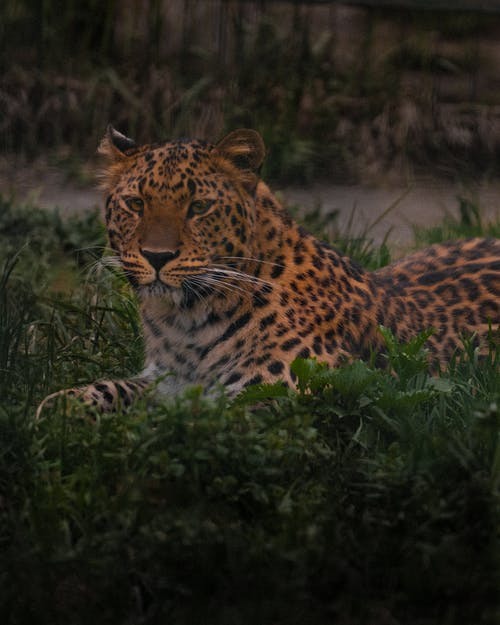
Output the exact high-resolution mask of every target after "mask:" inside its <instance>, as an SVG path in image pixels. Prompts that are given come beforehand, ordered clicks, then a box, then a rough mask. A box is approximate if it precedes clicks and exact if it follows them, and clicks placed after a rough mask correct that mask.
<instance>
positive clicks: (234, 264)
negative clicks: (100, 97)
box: [39, 126, 500, 412]
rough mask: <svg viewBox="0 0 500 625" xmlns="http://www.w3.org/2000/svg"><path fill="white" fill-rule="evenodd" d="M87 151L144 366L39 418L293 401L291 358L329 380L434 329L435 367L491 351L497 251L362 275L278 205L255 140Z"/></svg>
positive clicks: (490, 242) (442, 253)
mask: <svg viewBox="0 0 500 625" xmlns="http://www.w3.org/2000/svg"><path fill="white" fill-rule="evenodd" d="M99 152H100V154H101V156H102V157H103V158H104V163H105V164H104V166H103V169H102V173H101V178H102V187H103V189H104V193H105V197H106V200H105V211H104V220H105V224H106V230H107V237H108V242H109V248H110V250H111V252H112V254H113V255H114V256H115V257H116V259H117V262H119V264H120V265H121V268H122V270H123V272H124V274H125V276H126V278H127V279H128V281H129V283H130V285H131V287H132V289H133V290H134V291H135V293H136V294H137V297H138V301H139V306H140V316H141V321H142V329H143V338H144V345H145V361H144V362H145V365H144V369H143V371H142V372H141V373H140V374H138V375H137V376H136V377H134V378H131V379H122V380H101V381H98V382H94V383H91V384H89V385H87V386H83V387H76V388H71V389H66V390H63V391H58V392H56V393H54V394H52V395H49V397H48V398H46V399H45V400H44V402H42V404H41V406H40V408H39V411H40V410H41V409H42V408H43V407H44V406H47V404H48V403H49V404H50V403H51V402H53V401H54V400H55V399H56V398H57V397H59V396H61V395H63V396H70V397H76V398H78V400H79V401H81V402H83V403H84V404H86V405H88V406H92V407H94V408H95V409H96V410H98V411H103V412H107V411H113V410H117V408H119V407H121V408H126V407H127V406H129V405H130V404H131V403H132V402H133V401H135V400H136V399H137V398H138V397H140V396H142V395H144V394H145V393H146V392H151V393H153V395H154V394H157V395H159V396H160V397H172V396H176V395H179V394H180V393H182V392H184V391H185V390H186V389H187V388H189V387H192V386H201V387H202V388H203V389H204V390H205V393H207V395H210V394H211V393H214V392H216V390H217V389H220V388H225V392H226V393H227V394H228V396H229V397H235V396H237V395H238V394H239V393H240V392H241V391H242V390H243V389H245V388H247V387H248V386H250V385H255V384H266V383H275V382H280V383H282V384H284V385H286V386H289V387H291V388H294V387H296V383H297V380H296V376H295V374H294V371H293V367H292V363H293V361H294V360H295V359H297V358H303V359H307V358H315V359H316V360H318V361H320V362H324V363H326V364H327V365H328V366H330V367H340V366H342V365H343V364H344V363H346V362H352V361H353V360H356V359H361V360H363V359H369V358H371V357H372V356H373V354H376V353H383V351H384V338H383V335H382V333H381V326H384V327H385V328H388V329H389V330H390V331H391V332H392V333H393V335H394V337H395V338H396V339H397V340H398V341H402V342H406V341H410V340H411V339H412V338H413V337H415V336H416V335H417V334H419V333H421V332H423V331H426V330H428V329H432V332H431V333H430V335H429V336H428V338H427V341H426V348H427V351H428V357H429V359H430V360H431V361H432V362H433V363H434V364H435V365H436V366H437V367H438V368H441V367H444V366H446V363H448V362H449V361H450V359H451V358H452V356H453V354H455V353H456V352H457V350H459V349H460V348H461V346H462V342H463V339H464V336H471V337H474V340H475V341H476V342H477V345H478V349H480V350H481V349H482V350H484V349H486V348H485V347H484V346H485V344H486V343H487V342H488V337H489V342H490V344H491V333H492V328H498V325H499V323H500V240H499V239H494V238H470V239H466V240H460V241H452V242H446V243H442V244H434V245H432V246H430V247H428V248H427V249H424V250H420V251H417V252H414V253H412V254H410V255H409V256H406V257H403V258H402V259H400V260H396V261H395V262H393V263H392V264H390V265H387V266H385V267H383V268H381V269H378V270H375V271H368V270H367V269H364V268H363V267H361V266H360V265H359V264H358V263H357V262H355V261H354V260H353V259H351V258H350V257H349V256H347V255H345V254H343V253H342V252H341V251H339V250H338V249H337V248H335V247H333V246H331V245H329V244H327V243H325V242H323V241H321V240H319V239H318V238H316V237H315V236H313V235H312V234H311V233H309V232H307V231H306V230H305V229H303V227H301V226H300V225H299V224H298V223H297V221H296V220H294V219H293V218H292V216H291V214H290V213H289V211H288V210H287V209H286V208H285V207H284V206H283V205H282V203H280V202H279V201H278V199H277V197H276V196H275V195H274V194H273V193H272V192H271V190H270V188H269V187H268V186H267V184H266V183H265V182H264V181H263V180H262V179H261V177H260V170H261V166H262V164H263V162H264V158H265V153H266V148H265V145H264V141H263V139H262V137H261V136H260V134H259V133H258V132H257V131H255V130H251V129H239V130H234V131H232V132H230V133H229V134H228V135H227V136H225V137H224V138H223V139H222V140H220V141H219V142H218V143H209V142H206V141H203V140H191V139H178V140H170V141H164V142H159V143H149V144H144V145H138V144H136V142H135V141H134V140H132V139H130V138H129V137H127V136H126V135H124V134H122V133H120V132H119V131H117V130H116V129H114V128H113V127H112V126H109V127H108V128H107V130H106V133H105V136H104V138H103V139H102V141H101V144H100V147H99ZM497 343H498V341H497ZM151 389H154V391H152V390H151Z"/></svg>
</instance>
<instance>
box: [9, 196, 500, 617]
mask: <svg viewBox="0 0 500 625" xmlns="http://www.w3.org/2000/svg"><path fill="white" fill-rule="evenodd" d="M10 210H12V215H11V217H9V219H11V218H12V217H13V216H14V215H18V217H19V214H18V213H17V211H16V209H15V208H13V207H10ZM26 215H27V214H25V217H23V218H21V217H19V219H20V220H21V225H22V226H23V227H25V228H26V233H27V234H28V238H30V237H31V236H32V235H33V234H34V233H36V235H37V237H38V238H39V242H38V243H37V245H38V246H39V248H38V249H39V250H41V252H38V254H39V256H38V257H39V261H40V262H39V265H40V273H38V272H37V276H36V279H34V277H33V273H32V272H30V271H28V269H27V267H29V265H27V264H26V262H27V259H29V258H30V254H32V253H33V251H32V248H31V247H30V246H29V244H28V245H27V246H26V247H24V248H23V249H22V250H21V251H20V252H19V253H18V254H17V256H15V257H14V259H12V260H8V261H5V260H4V265H3V267H4V270H3V277H2V281H1V283H0V284H1V289H0V316H1V318H0V338H1V343H0V345H1V351H0V363H1V364H0V376H1V377H0V397H1V398H2V400H1V404H0V441H1V446H0V584H1V587H2V593H1V595H0V618H1V619H2V622H4V623H7V624H9V625H10V624H17V623H25V622H26V623H28V622H29V623H40V624H43V623H63V622H64V623H68V622H70V623H91V622H99V623H103V624H105V623H165V622H173V623H207V624H212V623H213V624H214V625H215V624H217V625H225V624H227V625H229V624H231V625H233V624H247V623H254V622H257V623H283V624H284V623H286V624H287V625H288V624H292V625H293V624H297V625H298V624H299V623H300V624H301V625H302V624H304V623H305V624H312V623H325V622H339V623H351V622H361V623H373V624H378V623H405V625H406V624H413V623H414V624H415V625H416V624H417V623H418V624H419V625H420V624H422V623H424V624H427V623H429V624H431V623H447V624H451V623H463V622H471V623H472V622H474V623H478V624H479V623H484V624H487V623H493V622H495V618H496V616H497V615H498V599H497V593H498V584H499V582H500V575H499V564H500V563H499V561H498V555H499V550H498V546H499V545H498V527H499V522H500V516H499V511H500V461H499V459H500V436H499V432H500V408H499V407H500V384H499V366H498V365H499V363H498V359H497V358H498V357H497V356H495V355H494V353H493V351H492V353H491V354H490V357H489V358H488V359H486V361H485V362H483V363H478V362H477V361H476V354H475V352H474V348H473V346H472V345H466V346H465V349H464V354H463V355H462V356H460V357H457V358H456V359H455V361H454V362H453V363H451V365H450V368H449V370H448V371H447V372H446V373H444V374H443V375H442V376H441V377H433V376H430V374H429V372H428V369H427V364H426V359H425V353H424V351H423V343H424V340H425V336H421V337H419V338H417V339H415V340H414V341H412V342H411V343H410V344H408V345H400V344H398V343H397V342H396V341H395V340H394V338H393V337H392V336H391V335H390V333H388V332H387V331H386V330H384V329H381V331H382V332H383V333H384V337H385V341H386V346H387V356H386V360H387V368H386V370H377V369H374V368H372V366H371V365H370V363H363V362H353V363H352V364H349V365H346V366H345V367H343V368H340V369H336V370H330V369H328V368H327V367H326V366H324V365H322V364H320V363H317V362H316V361H314V360H298V361H296V362H295V364H294V370H295V373H296V375H297V377H298V389H297V391H292V390H289V389H286V388H285V387H283V386H281V385H279V384H277V385H260V386H257V387H252V388H250V389H248V390H247V391H245V392H244V393H242V394H241V395H240V396H239V397H238V398H237V399H236V400H234V401H229V400H228V399H227V398H226V397H225V395H224V393H223V391H222V390H221V393H220V395H219V397H218V398H216V399H213V400H211V401H208V400H206V399H204V398H203V395H202V391H201V389H198V388H193V389H191V390H190V391H189V392H187V393H186V394H185V395H184V396H183V397H178V398H175V399H171V400H170V401H163V402H162V401H157V402H156V403H152V402H151V401H148V398H145V399H144V400H141V401H139V402H137V403H136V404H135V405H134V406H133V407H132V408H131V409H130V410H129V411H128V412H124V413H119V414H113V415H93V418H91V419H89V416H92V415H89V413H88V412H85V411H83V410H82V408H81V407H80V406H78V405H73V404H71V403H68V405H67V406H65V407H64V406H61V407H60V408H59V409H58V410H54V411H53V412H52V414H48V415H45V416H44V418H42V419H40V420H39V421H35V420H34V418H33V413H34V408H35V406H36V404H37V402H38V401H39V400H40V399H41V398H42V397H43V395H44V394H45V393H46V392H47V391H48V390H49V389H50V390H52V389H55V388H60V387H64V386H70V385H72V384H74V383H81V382H84V381H89V380H92V379H95V378H97V377H108V376H118V375H120V376H121V375H128V374H130V373H133V372H134V371H137V370H138V369H140V359H141V344H140V338H137V339H136V340H132V341H131V337H138V336H139V329H138V326H137V316H136V312H135V303H134V301H133V299H132V298H131V295H130V294H129V292H128V290H127V287H126V285H125V284H124V283H123V282H122V281H121V279H120V278H119V277H118V276H115V275H114V274H113V273H109V272H108V273H106V274H105V276H104V278H102V277H101V278H97V279H94V280H93V281H92V282H83V283H81V284H80V286H79V287H78V289H75V290H74V292H72V290H71V289H70V290H66V291H62V292H61V291H59V292H58V293H57V294H53V292H52V291H51V288H52V287H51V284H52V283H51V279H50V275H49V274H50V270H51V268H52V265H53V264H54V263H56V262H59V261H60V259H61V257H60V256H59V253H61V254H62V256H63V257H64V258H65V259H66V261H67V262H70V261H71V262H73V261H74V253H75V251H74V248H71V246H70V247H69V248H68V249H67V250H66V251H61V250H62V247H63V245H62V243H63V241H65V240H67V235H69V233H66V234H62V235H61V236H60V237H59V236H58V238H56V239H55V240H54V245H49V244H48V241H49V238H48V237H49V231H51V232H52V231H53V228H52V222H51V221H50V220H51V219H53V218H54V217H53V216H52V217H51V216H45V217H43V219H48V224H47V225H46V226H45V225H43V223H42V224H41V225H40V223H39V222H38V221H37V220H38V219H42V217H41V216H37V217H36V219H35V218H34V217H33V219H34V220H35V221H36V224H37V225H36V228H34V231H32V229H31V228H30V227H29V224H28V223H27V221H26V220H27V219H28V217H27V216H26ZM43 219H42V221H43ZM80 226H81V224H80V223H76V222H74V224H73V225H72V226H69V225H65V226H64V228H69V229H72V228H75V229H76V230H79V231H80V233H81V232H82V229H81V227H80ZM45 227H47V232H46V234H47V238H46V237H45V236H44V228H45ZM91 231H92V233H93V234H92V236H90V237H89V239H88V240H89V242H91V244H92V245H93V244H94V241H95V239H94V231H93V229H91ZM99 232H100V230H99ZM2 243H3V242H2ZM46 243H47V246H46V247H45V244H46ZM101 243H102V241H101ZM78 245H81V242H80V243H79V244H78ZM0 249H6V247H5V246H2V247H1V248H0ZM56 259H57V260H56ZM16 261H17V264H16ZM66 261H65V262H66ZM73 271H75V278H74V279H75V281H80V282H81V277H80V276H79V274H78V272H77V271H76V269H74V270H73ZM44 272H46V273H44ZM43 275H45V283H44V282H43V281H41V279H40V276H43Z"/></svg>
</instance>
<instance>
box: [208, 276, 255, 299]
mask: <svg viewBox="0 0 500 625" xmlns="http://www.w3.org/2000/svg"><path fill="white" fill-rule="evenodd" d="M203 281H204V282H206V283H207V284H210V285H217V286H220V287H222V288H225V289H226V290H228V291H232V292H234V293H236V292H237V291H240V292H241V293H245V295H247V294H248V292H249V291H248V289H244V288H242V287H241V286H238V285H236V284H229V283H227V282H225V281H224V280H223V279H222V278H220V277H219V276H210V275H204V276H203Z"/></svg>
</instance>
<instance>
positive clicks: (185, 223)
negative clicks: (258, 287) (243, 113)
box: [99, 126, 265, 304]
mask: <svg viewBox="0 0 500 625" xmlns="http://www.w3.org/2000/svg"><path fill="white" fill-rule="evenodd" d="M99 151H100V153H101V154H102V155H103V156H104V157H105V159H106V161H107V162H106V166H105V168H104V169H103V172H102V186H103V188H104V189H105V192H106V195H107V200H106V211H105V220H106V228H107V232H108V239H109V244H110V246H111V248H112V249H113V250H114V252H115V254H116V255H117V256H118V257H119V259H120V262H121V265H122V267H123V269H124V270H125V274H126V275H127V277H128V279H129V281H130V282H131V284H132V285H133V286H134V287H135V288H136V289H137V290H138V292H139V294H140V295H142V296H165V297H166V298H170V299H171V300H172V301H173V302H174V303H177V304H182V303H184V304H188V303H190V302H191V303H192V302H193V301H195V300H196V299H198V300H201V299H202V298H203V297H206V296H207V295H208V294H209V293H212V292H214V291H218V292H219V295H221V294H222V293H223V289H224V282H225V281H226V282H227V280H230V272H231V271H235V267H238V268H239V269H241V262H243V261H244V260H245V259H251V258H252V257H253V255H254V236H253V235H254V230H255V192H256V186H257V184H258V181H259V178H258V175H257V172H258V169H259V167H260V165H261V163H262V161H263V159H264V154H265V148H264V144H263V141H262V139H261V137H260V135H259V134H258V133H257V132H255V131H253V130H236V131H234V132H232V133H230V134H229V135H228V136H226V137H225V138H224V139H223V140H222V141H221V142H220V143H218V144H217V145H211V144H208V143H205V142H202V141H193V140H178V141H169V142H165V143H159V144H148V145H143V146H137V145H136V144H135V143H134V141H132V140H131V139H129V138H128V137H125V136H124V135H122V134H121V133H119V132H117V131H116V130H115V129H114V128H112V127H111V126H110V127H108V130H107V132H106V135H105V137H104V139H103V140H102V143H101V145H100V148H99Z"/></svg>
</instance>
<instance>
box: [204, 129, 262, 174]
mask: <svg viewBox="0 0 500 625" xmlns="http://www.w3.org/2000/svg"><path fill="white" fill-rule="evenodd" d="M214 152H215V153H216V155H218V156H221V157H222V158H224V159H226V160H228V161H230V162H231V163H232V164H233V165H234V166H235V167H237V168H238V169H242V170H244V171H251V172H256V171H257V170H258V169H259V167H260V166H261V165H262V161H263V160H264V157H265V155H266V148H265V145H264V141H263V140H262V137H261V136H260V135H259V133H258V132H256V131H255V130H249V129H246V128H242V129H240V130H233V132H230V133H229V134H228V135H227V136H225V137H224V139H222V140H221V141H220V142H219V143H218V144H217V145H216V146H215V148H214Z"/></svg>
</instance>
